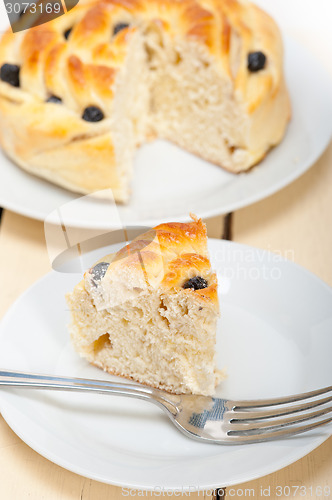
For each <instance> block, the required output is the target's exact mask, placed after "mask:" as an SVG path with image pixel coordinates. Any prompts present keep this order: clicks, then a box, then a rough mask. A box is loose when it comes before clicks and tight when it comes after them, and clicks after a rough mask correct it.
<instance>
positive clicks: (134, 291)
mask: <svg viewBox="0 0 332 500" xmlns="http://www.w3.org/2000/svg"><path fill="white" fill-rule="evenodd" d="M195 224H197V225H198V229H199V231H201V234H200V235H199V237H200V238H201V236H202V235H203V236H204V237H205V228H204V227H203V225H202V223H201V221H198V222H195V223H191V224H183V225H182V226H184V227H185V229H186V228H187V227H188V228H189V229H188V230H187V232H186V233H184V234H182V232H181V231H179V229H178V226H181V225H180V224H179V225H174V226H175V227H172V228H171V230H167V229H166V230H165V229H162V230H160V238H163V237H165V239H167V241H168V245H167V246H166V244H161V243H160V242H159V241H158V238H157V237H156V238H154V239H153V240H149V236H148V237H147V236H146V235H145V236H144V235H143V237H141V238H142V239H139V240H138V241H136V242H135V240H134V242H133V243H132V244H131V245H132V247H131V248H130V247H128V249H129V250H128V251H129V255H128V256H127V254H126V249H124V250H123V252H122V253H120V255H119V253H118V254H116V255H109V256H107V257H105V258H103V259H102V260H101V261H100V262H98V263H96V264H95V265H94V266H93V267H92V268H91V269H90V270H89V271H87V272H86V273H85V275H84V279H83V280H82V281H81V282H80V283H79V284H78V285H77V286H76V287H75V288H74V290H73V292H72V293H70V294H68V295H67V301H68V304H69V307H70V310H71V323H70V325H69V331H70V335H71V339H72V342H73V345H74V347H75V349H76V350H77V351H78V352H79V354H80V355H81V356H82V357H83V358H85V359H86V360H87V361H89V362H90V363H92V364H94V365H96V366H98V367H100V368H102V369H104V370H106V371H108V372H109V373H111V374H114V375H120V376H123V377H127V378H129V379H132V380H135V381H137V382H140V383H143V384H146V385H150V386H153V387H156V388H159V389H164V390H167V391H170V392H173V393H193V394H205V395H211V394H213V393H214V391H215V386H216V384H217V383H218V382H219V377H220V373H219V371H218V370H217V368H216V359H215V355H216V354H215V344H216V326H217V319H218V315H219V306H218V297H217V281H216V275H215V274H214V273H213V271H212V270H211V265H210V262H209V259H208V255H207V248H206V241H204V239H203V241H199V238H197V237H196V234H194V236H193V235H192V234H193V233H192V234H191V235H190V231H191V232H192V225H194V228H195ZM167 231H168V232H167ZM157 233H158V231H157ZM146 234H147V233H146ZM169 234H170V237H169ZM165 235H166V236H165ZM188 235H189V236H188ZM194 238H196V240H197V241H193V239H194ZM182 240H184V242H183V241H182ZM179 242H180V243H181V244H179ZM188 251H189V252H190V253H188ZM198 252H199V253H198Z"/></svg>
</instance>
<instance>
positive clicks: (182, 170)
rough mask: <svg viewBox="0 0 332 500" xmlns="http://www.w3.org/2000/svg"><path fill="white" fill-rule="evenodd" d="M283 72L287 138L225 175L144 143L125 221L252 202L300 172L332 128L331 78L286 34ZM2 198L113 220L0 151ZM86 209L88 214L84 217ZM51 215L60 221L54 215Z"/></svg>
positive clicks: (86, 223) (104, 223)
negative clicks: (71, 206) (288, 109)
mask: <svg viewBox="0 0 332 500" xmlns="http://www.w3.org/2000/svg"><path fill="white" fill-rule="evenodd" d="M285 46H286V47H285V51H286V61H285V67H286V68H285V69H286V77H287V83H288V87H289V90H290V95H291V101H292V120H291V122H290V124H289V127H288V130H287V134H286V137H285V138H284V140H283V141H282V143H281V144H280V145H279V146H278V147H276V148H275V149H273V150H272V151H271V152H270V153H269V154H268V155H267V157H266V158H265V159H264V160H263V161H262V162H261V163H260V164H259V165H257V166H256V167H254V168H253V169H252V170H250V171H249V172H247V173H242V174H239V175H235V174H231V173H228V172H226V171H225V170H223V169H222V168H220V167H218V166H216V165H213V164H211V163H208V162H206V161H204V160H202V159H200V158H198V157H196V156H193V155H191V154H190V153H187V152H186V151H184V150H182V149H180V148H178V147H177V146H175V145H173V144H171V143H168V142H166V141H162V140H158V141H155V142H153V143H151V144H148V145H145V146H143V147H142V148H141V149H140V150H139V151H138V153H137V156H136V161H135V168H134V179H133V182H132V197H131V199H130V202H129V204H128V205H119V206H118V207H117V209H118V212H119V216H120V218H121V221H122V224H123V225H124V226H131V225H135V224H141V225H155V224H158V223H160V222H165V221H169V220H170V219H174V220H177V221H184V220H188V218H189V212H193V213H195V214H197V215H199V216H201V217H211V216H214V215H219V214H222V213H227V212H230V211H233V210H236V209H238V208H241V207H244V206H246V205H249V204H251V203H253V202H256V201H258V200H260V199H262V198H265V197H266V196H269V195H271V194H272V193H274V192H276V191H278V190H279V189H281V188H282V187H284V186H286V185H287V184H289V183H290V182H292V181H293V180H294V179H296V178H297V177H299V176H300V175H301V174H303V173H304V172H305V171H306V170H307V169H308V168H309V167H310V166H311V165H313V164H314V162H315V161H316V160H317V158H318V157H319V156H320V154H321V153H322V152H323V151H324V149H325V148H326V146H327V144H328V143H329V141H330V138H331V135H332V120H331V114H332V104H331V82H330V81H329V78H328V76H327V75H326V73H325V71H324V70H323V69H322V68H321V66H320V65H319V63H318V62H317V61H316V60H315V58H314V57H313V56H312V55H311V54H310V53H309V52H307V50H306V49H304V48H303V47H302V46H301V45H299V44H297V43H295V42H294V41H292V40H291V39H289V38H286V40H285ZM0 166H1V169H0V205H1V206H3V207H5V208H8V209H10V210H13V211H15V212H18V213H21V214H23V215H26V216H29V217H33V218H36V219H40V220H45V219H46V218H47V216H48V215H49V214H50V213H51V212H53V211H54V210H56V209H58V208H59V207H62V206H63V205H66V204H67V203H68V202H72V201H73V200H77V201H76V209H75V211H74V213H71V214H70V215H68V214H67V218H66V219H65V220H63V221H62V222H63V223H65V224H66V225H69V226H75V227H90V228H102V229H104V228H106V229H109V228H110V226H111V225H112V223H111V221H110V220H109V217H108V213H107V210H105V202H103V201H100V200H98V199H91V197H88V198H86V197H79V196H78V195H76V194H73V193H71V192H69V191H66V190H64V189H62V188H59V187H57V186H55V185H53V184H51V183H48V182H46V181H43V180H41V179H39V178H37V177H34V176H32V175H29V174H28V173H26V172H24V171H23V170H21V169H20V168H19V167H17V166H16V165H14V164H13V163H12V162H11V161H10V160H9V159H7V158H6V157H5V156H4V154H3V153H0ZM86 213H88V214H89V216H88V217H86ZM49 222H58V218H57V215H56V214H55V216H53V215H52V216H51V218H49Z"/></svg>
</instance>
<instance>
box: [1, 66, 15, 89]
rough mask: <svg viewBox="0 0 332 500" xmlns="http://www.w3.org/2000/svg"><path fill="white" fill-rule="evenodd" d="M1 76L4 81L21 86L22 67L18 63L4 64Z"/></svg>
mask: <svg viewBox="0 0 332 500" xmlns="http://www.w3.org/2000/svg"><path fill="white" fill-rule="evenodd" d="M0 78H1V80H2V81H3V82H6V83H9V84H10V85H12V86H13V87H19V86H20V67H19V66H17V65H16V64H8V63H5V64H3V65H2V66H1V69H0Z"/></svg>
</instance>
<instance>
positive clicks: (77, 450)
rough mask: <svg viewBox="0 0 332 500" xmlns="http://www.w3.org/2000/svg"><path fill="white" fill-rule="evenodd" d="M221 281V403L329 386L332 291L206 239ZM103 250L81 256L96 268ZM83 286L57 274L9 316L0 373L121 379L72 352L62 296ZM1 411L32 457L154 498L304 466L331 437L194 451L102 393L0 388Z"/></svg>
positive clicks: (265, 257) (163, 422)
mask: <svg viewBox="0 0 332 500" xmlns="http://www.w3.org/2000/svg"><path fill="white" fill-rule="evenodd" d="M209 248H210V253H211V258H212V263H213V266H214V268H215V269H216V270H217V272H218V276H219V282H220V287H219V288H220V290H219V291H220V303H221V313H222V316H221V320H220V323H219V330H218V345H217V350H218V364H219V366H226V367H227V370H228V378H227V380H226V381H225V382H223V384H222V385H221V387H220V389H219V391H218V395H219V396H225V397H230V396H232V397H234V398H264V397H272V396H281V395H288V394H292V393H297V392H302V391H306V390H311V389H314V388H318V387H324V386H327V385H331V383H332V365H331V350H332V290H331V289H330V288H329V287H328V286H327V285H325V284H324V283H323V282H321V281H320V280H319V279H318V278H316V277H315V276H313V275H312V274H310V273H309V272H307V271H305V270H304V269H302V268H300V267H299V266H297V265H295V264H293V263H291V262H289V261H285V260H283V259H281V258H280V257H278V256H276V255H274V254H271V253H269V252H266V251H263V250H257V249H253V248H250V247H246V246H242V245H238V244H235V243H230V242H225V241H219V240H210V241H209ZM106 251H107V249H106V250H105V249H103V250H100V251H99V252H94V253H93V254H89V255H88V256H86V257H85V261H84V265H85V266H87V265H91V263H92V262H93V261H94V260H96V258H99V257H101V256H102V255H103V254H104V253H105V252H106ZM79 277H80V276H79V275H74V274H61V273H56V272H54V271H53V272H52V273H50V274H48V275H46V276H45V277H44V278H43V279H42V280H40V281H39V282H37V283H36V284H35V285H34V286H33V287H32V288H30V289H29V290H28V291H27V292H26V293H25V294H24V295H23V296H22V297H21V298H20V299H19V300H18V301H17V302H16V303H15V304H14V306H13V307H12V308H11V309H10V311H9V312H8V313H7V315H6V317H5V319H4V320H3V323H2V327H1V330H0V342H1V350H0V367H2V368H7V369H16V370H21V371H22V370H27V371H31V372H37V373H38V372H39V373H49V374H57V375H68V376H79V377H91V378H101V379H114V377H111V376H109V375H107V374H104V373H103V372H102V371H101V370H98V369H97V368H95V367H92V366H89V365H88V364H87V363H86V362H84V361H83V360H81V359H80V358H79V357H78V355H76V353H74V352H73V350H72V348H71V345H70V342H69V339H68V333H67V331H66V326H65V325H66V323H67V322H68V311H67V308H66V305H65V301H64V294H65V292H67V291H69V290H71V289H72V287H73V286H74V285H75V284H76V282H77V281H78V279H79ZM0 409H1V412H2V415H3V416H4V418H5V419H6V421H7V422H8V424H9V425H10V426H11V428H12V429H13V430H14V431H15V432H16V433H17V434H18V435H19V436H20V437H21V438H22V439H23V440H24V441H25V442H26V443H27V444H28V445H30V446H31V447H32V448H33V449H35V450H36V451H37V452H39V453H40V454H41V455H43V456H45V457H46V458H48V459H50V460H52V461H53V462H55V463H57V464H59V465H61V466H62V467H65V468H67V469H69V470H71V471H74V472H76V473H78V474H81V475H83V476H86V477H89V478H92V479H96V480H99V481H103V482H106V483H111V484H116V485H124V486H127V487H129V486H132V487H136V488H144V489H154V488H156V487H157V486H159V487H164V488H166V489H181V488H188V487H190V486H192V487H195V488H198V489H209V488H213V487H218V486H219V487H221V486H228V485H234V484H237V483H241V482H243V481H248V480H251V479H254V478H257V477H260V476H263V475H265V474H268V473H271V472H273V471H275V470H277V469H280V468H282V467H284V466H286V465H288V464H290V463H291V462H294V461H295V460H297V459H299V458H301V457H303V456H304V455H306V454H307V453H309V452H310V451H311V450H313V449H314V448H316V447H317V446H318V445H319V444H321V443H322V442H323V441H324V440H325V439H327V437H328V436H329V435H330V434H331V433H332V426H329V427H327V426H326V427H324V428H321V429H320V430H315V431H314V432H310V433H307V434H305V435H301V436H296V437H293V438H291V439H284V440H280V441H277V442H270V443H261V444H253V445H245V446H221V445H212V444H205V443H198V442H196V441H194V440H191V439H189V438H187V437H185V436H184V435H182V434H181V433H180V432H179V431H178V430H177V429H176V428H175V427H174V426H173V425H172V424H171V422H170V421H169V420H168V418H167V417H166V416H165V415H164V414H163V413H162V412H161V411H160V410H159V409H158V408H155V407H153V406H152V405H149V404H148V403H146V402H143V401H139V400H132V399H126V398H121V397H118V396H112V397H110V396H103V395H96V394H86V395H82V394H69V393H52V392H49V391H47V392H44V391H43V392H38V391H25V390H18V389H16V390H14V389H8V388H6V389H2V390H1V391H0Z"/></svg>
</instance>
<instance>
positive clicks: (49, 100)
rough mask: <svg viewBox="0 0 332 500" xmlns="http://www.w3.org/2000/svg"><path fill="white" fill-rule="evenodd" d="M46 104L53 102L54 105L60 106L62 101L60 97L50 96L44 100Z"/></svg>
mask: <svg viewBox="0 0 332 500" xmlns="http://www.w3.org/2000/svg"><path fill="white" fill-rule="evenodd" d="M46 102H54V103H56V104H61V103H62V99H61V97H58V96H56V95H51V96H50V97H49V98H48V99H46Z"/></svg>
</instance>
